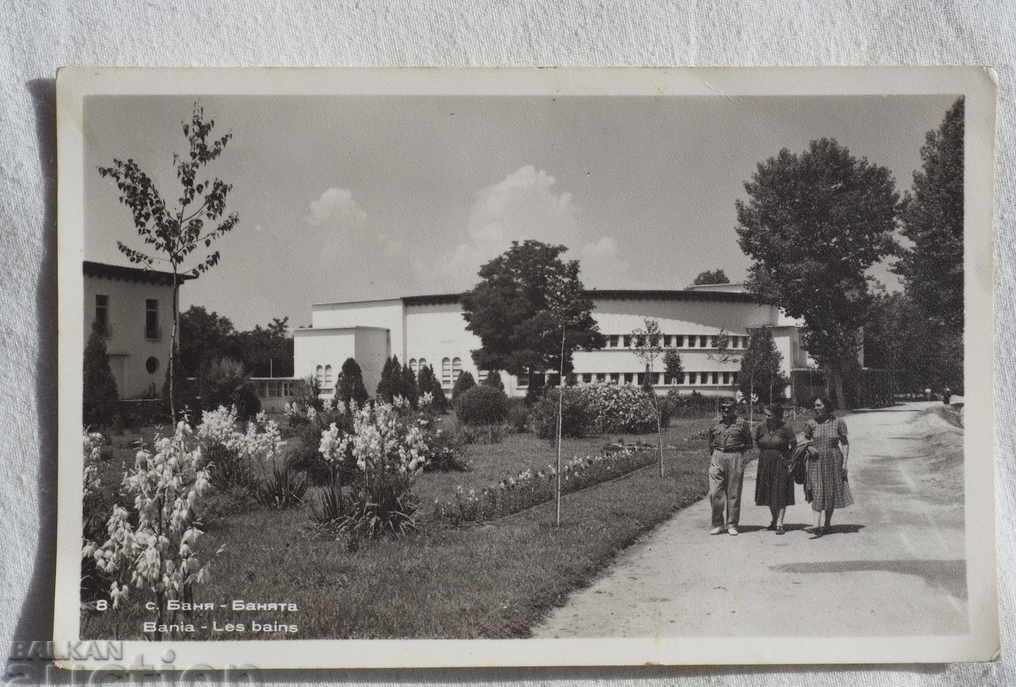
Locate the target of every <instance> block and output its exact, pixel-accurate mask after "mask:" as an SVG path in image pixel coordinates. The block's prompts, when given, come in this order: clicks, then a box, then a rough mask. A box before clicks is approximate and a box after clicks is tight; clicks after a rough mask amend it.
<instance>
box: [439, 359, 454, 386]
mask: <svg viewBox="0 0 1016 687" xmlns="http://www.w3.org/2000/svg"><path fill="white" fill-rule="evenodd" d="M451 385H452V361H451V360H450V359H449V358H442V359H441V386H451Z"/></svg>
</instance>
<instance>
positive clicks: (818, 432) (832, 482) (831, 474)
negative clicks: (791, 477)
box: [804, 398, 854, 538]
mask: <svg viewBox="0 0 1016 687" xmlns="http://www.w3.org/2000/svg"><path fill="white" fill-rule="evenodd" d="M804 436H805V437H806V438H807V439H809V440H810V441H811V442H812V447H813V448H814V449H815V456H814V458H813V459H810V460H809V461H808V465H807V468H806V469H807V474H808V477H807V486H808V488H810V490H811V509H812V510H813V511H815V527H814V528H813V529H812V533H813V534H814V536H815V537H816V538H818V537H821V536H822V535H823V534H825V533H826V531H827V530H828V529H829V528H830V527H831V526H832V522H833V512H834V511H835V510H836V509H837V508H846V507H847V506H849V505H851V504H853V503H854V499H853V497H852V496H851V494H850V485H849V484H848V483H847V457H848V456H849V454H850V444H849V443H848V442H847V423H846V422H844V421H843V419H842V418H837V417H836V416H835V415H833V407H832V404H831V403H830V402H829V399H827V398H816V399H815V419H814V420H809V421H808V424H807V425H806V426H805V428H804ZM823 514H824V515H825V522H824V523H823V520H822V516H823Z"/></svg>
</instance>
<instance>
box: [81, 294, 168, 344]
mask: <svg viewBox="0 0 1016 687" xmlns="http://www.w3.org/2000/svg"><path fill="white" fill-rule="evenodd" d="M95 321H96V322H97V323H98V327H99V331H101V332H102V333H103V335H104V336H105V337H106V338H109V337H110V336H112V335H113V325H112V323H110V321H109V295H108V294H101V293H97V294H95ZM145 338H146V339H149V340H151V341H158V340H159V339H161V338H162V329H161V328H160V327H159V300H158V299H157V298H146V299H145Z"/></svg>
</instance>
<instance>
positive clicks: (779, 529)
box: [776, 525, 787, 534]
mask: <svg viewBox="0 0 1016 687" xmlns="http://www.w3.org/2000/svg"><path fill="white" fill-rule="evenodd" d="M786 533H787V531H786V530H785V529H783V525H777V526H776V534H786Z"/></svg>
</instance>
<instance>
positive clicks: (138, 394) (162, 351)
mask: <svg viewBox="0 0 1016 687" xmlns="http://www.w3.org/2000/svg"><path fill="white" fill-rule="evenodd" d="M83 271H84V294H85V302H84V306H85V307H84V317H85V330H84V331H85V336H86V337H88V336H90V335H91V332H92V327H93V326H94V325H95V324H96V323H97V324H98V326H99V327H100V329H101V330H102V332H103V333H104V335H105V337H106V351H107V353H108V355H109V366H110V368H111V369H112V371H113V377H114V378H115V379H116V388H117V393H118V394H119V396H120V398H146V397H154V396H156V395H158V394H159V393H160V392H161V390H162V383H163V380H164V379H165V375H166V368H167V366H168V365H169V351H170V334H171V332H172V327H173V288H174V287H173V275H172V274H170V273H168V272H158V271H155V270H144V269H137V268H133V267H120V266H118V265H108V264H105V263H101V262H90V261H87V260H86V261H85V262H84V263H83ZM177 280H178V281H180V282H182V281H183V280H184V278H183V277H179V276H178V277H177ZM177 288H179V286H178V287H177Z"/></svg>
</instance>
